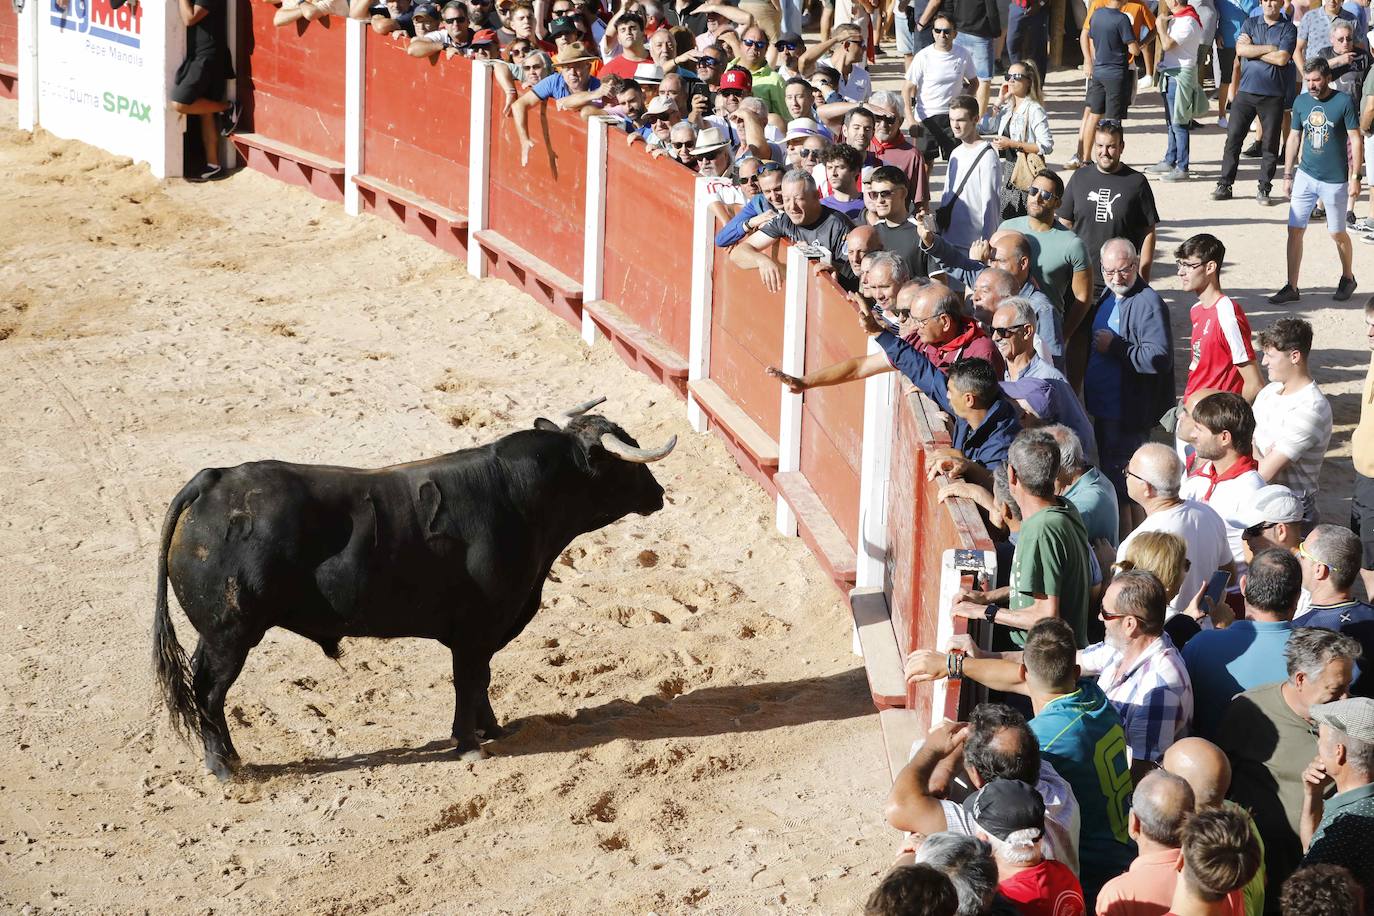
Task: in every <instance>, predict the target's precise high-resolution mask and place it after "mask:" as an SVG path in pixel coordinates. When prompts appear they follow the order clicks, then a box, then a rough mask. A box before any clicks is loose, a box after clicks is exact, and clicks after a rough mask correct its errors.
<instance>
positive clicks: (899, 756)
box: [878, 709, 926, 781]
mask: <svg viewBox="0 0 1374 916" xmlns="http://www.w3.org/2000/svg"><path fill="white" fill-rule="evenodd" d="M878 726H879V727H880V728H881V729H882V730H883V751H884V753H885V754H886V755H887V771H888V773H889V774H890V775H891V777H892V779H893V780H894V781H895V780H896V779H897V774H898V773H900V772H901V771H902V767H904V766H906V764H907V761H908V760H910V759H911V746H912V745H913V744H914V743H916V742H917V741H919V740H921V739H922V738H924V737H925V736H926V728H925V725H924V723H922V722H921V714H920V713H918V712H916V711H915V710H914V709H883V710H880V711H879V712H878Z"/></svg>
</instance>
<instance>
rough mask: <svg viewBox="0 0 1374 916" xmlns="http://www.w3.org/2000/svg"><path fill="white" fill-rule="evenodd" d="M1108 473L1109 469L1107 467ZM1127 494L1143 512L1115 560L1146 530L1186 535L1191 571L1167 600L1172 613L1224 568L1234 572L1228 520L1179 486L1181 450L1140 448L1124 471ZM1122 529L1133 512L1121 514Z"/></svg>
mask: <svg viewBox="0 0 1374 916" xmlns="http://www.w3.org/2000/svg"><path fill="white" fill-rule="evenodd" d="M1103 471H1104V472H1106V473H1108V475H1109V476H1110V470H1109V469H1108V468H1103ZM1125 478H1126V494H1127V495H1128V496H1129V497H1130V499H1131V501H1132V502H1133V503H1134V504H1135V506H1136V507H1138V508H1139V510H1140V511H1141V512H1143V513H1144V515H1143V518H1142V520H1141V521H1140V523H1139V525H1138V526H1135V530H1134V531H1131V534H1130V535H1129V536H1128V537H1126V539H1125V540H1123V541H1122V542H1121V546H1120V548H1118V549H1117V552H1116V558H1117V560H1118V561H1119V560H1124V559H1125V558H1126V548H1127V547H1129V546H1130V543H1131V541H1132V540H1133V539H1134V538H1135V537H1136V536H1137V535H1139V534H1140V532H1142V531H1167V532H1168V533H1170V534H1176V535H1178V536H1179V537H1180V538H1182V539H1183V543H1184V545H1185V548H1186V554H1185V555H1186V556H1187V558H1188V570H1187V572H1185V573H1184V576H1183V585H1182V586H1180V587H1179V590H1178V594H1177V595H1175V596H1174V597H1173V600H1172V601H1170V602H1169V616H1171V617H1172V616H1173V615H1174V614H1177V613H1178V612H1179V611H1182V610H1183V609H1184V608H1186V607H1187V606H1188V605H1189V604H1190V603H1191V602H1192V600H1193V598H1194V597H1196V596H1197V594H1198V592H1200V591H1201V590H1202V588H1203V586H1205V585H1206V584H1207V580H1208V579H1210V578H1211V576H1212V573H1214V572H1216V571H1217V570H1218V569H1224V570H1226V571H1227V572H1229V573H1231V574H1232V576H1234V575H1235V571H1236V565H1235V558H1234V557H1232V555H1231V546H1230V543H1229V542H1228V541H1227V539H1226V522H1225V521H1223V520H1222V518H1221V516H1220V515H1218V514H1217V512H1216V510H1215V509H1213V508H1212V507H1211V506H1209V505H1207V504H1206V503H1202V502H1198V501H1196V500H1192V499H1183V498H1181V497H1180V496H1179V490H1180V488H1181V487H1182V485H1183V462H1182V461H1181V460H1180V459H1179V457H1178V453H1177V452H1175V451H1174V450H1173V449H1171V448H1170V447H1169V446H1167V445H1162V444H1160V443H1158V442H1147V443H1145V444H1144V445H1142V446H1141V447H1140V448H1138V449H1136V451H1135V454H1134V455H1132V456H1131V460H1130V461H1129V462H1128V463H1127V465H1126V469H1125ZM1122 516H1123V518H1122V524H1123V526H1124V527H1122V529H1121V530H1122V531H1129V530H1130V528H1131V525H1130V524H1127V523H1128V522H1130V523H1132V524H1133V523H1134V515H1133V516H1132V517H1131V518H1130V519H1127V518H1126V517H1125V513H1124V512H1123V513H1122Z"/></svg>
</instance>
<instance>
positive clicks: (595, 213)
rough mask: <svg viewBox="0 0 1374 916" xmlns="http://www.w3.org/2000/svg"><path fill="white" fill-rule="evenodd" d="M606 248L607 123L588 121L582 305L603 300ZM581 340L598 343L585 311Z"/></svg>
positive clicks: (584, 310)
mask: <svg viewBox="0 0 1374 916" xmlns="http://www.w3.org/2000/svg"><path fill="white" fill-rule="evenodd" d="M605 248H606V122H605V121H603V120H601V119H600V118H589V119H588V120H587V207H586V222H585V224H584V227H583V232H582V302H583V304H584V305H585V304H586V303H588V302H594V301H595V300H597V299H600V298H601V288H602V279H603V277H604V275H605V266H606V265H605ZM582 339H583V340H584V341H586V344H587V346H589V347H590V346H591V345H592V344H594V343H596V322H595V321H592V316H591V313H590V312H588V311H586V309H585V308H584V309H583V311H582Z"/></svg>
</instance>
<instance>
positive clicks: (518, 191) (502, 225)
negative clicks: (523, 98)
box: [487, 92, 587, 280]
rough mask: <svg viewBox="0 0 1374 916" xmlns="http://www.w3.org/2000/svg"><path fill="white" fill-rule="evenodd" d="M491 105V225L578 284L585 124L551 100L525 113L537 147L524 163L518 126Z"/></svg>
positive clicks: (499, 102)
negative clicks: (521, 163) (517, 136)
mask: <svg viewBox="0 0 1374 916" xmlns="http://www.w3.org/2000/svg"><path fill="white" fill-rule="evenodd" d="M499 96H500V93H499V92H495V93H493V96H492V103H491V118H492V120H491V166H490V173H489V174H490V180H489V182H488V187H489V197H488V201H487V222H488V224H489V226H490V228H491V229H492V230H494V231H495V232H498V233H500V234H501V235H503V236H505V237H506V238H508V239H510V240H511V241H512V242H514V243H515V244H517V245H519V246H520V247H521V248H523V249H525V250H526V251H528V252H529V253H530V254H532V255H534V256H535V257H537V258H540V259H541V260H543V261H545V262H547V263H549V264H551V265H553V266H554V267H556V268H558V269H559V270H561V271H562V272H563V273H565V274H567V275H568V276H569V277H571V278H573V279H574V280H580V279H581V278H582V235H583V231H582V230H583V228H584V226H585V224H586V210H587V190H586V183H587V124H586V122H585V121H583V120H582V119H581V118H579V117H578V116H577V115H575V114H570V113H568V112H565V111H559V110H558V109H557V108H555V107H554V103H553V102H552V101H550V102H548V103H547V104H545V105H543V106H537V107H535V108H534V109H532V110H530V111H529V112H528V113H527V117H528V120H527V122H526V123H527V125H528V127H529V133H530V139H531V140H533V141H534V149H533V150H531V151H530V157H529V165H527V166H524V167H521V165H520V141H519V140H518V139H517V138H516V136H515V125H514V123H513V122H512V121H511V119H510V118H509V117H506V116H503V115H502V114H501V109H502V108H503V107H504V100H503V99H501V98H499Z"/></svg>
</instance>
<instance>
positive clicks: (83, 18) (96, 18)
mask: <svg viewBox="0 0 1374 916" xmlns="http://www.w3.org/2000/svg"><path fill="white" fill-rule="evenodd" d="M48 2H49V9H48V12H49V13H50V16H49V22H51V23H52V24H53V25H54V26H56V27H57V28H58V29H59V30H61V31H64V32H75V33H77V34H79V35H85V36H87V37H89V38H99V39H102V40H104V41H111V42H114V43H115V44H121V45H126V46H127V47H130V48H137V47H140V46H141V44H142V34H143V7H142V5H141V4H140V5H135V7H134V9H133V10H130V8H129V4H127V3H126V4H125V5H123V6H121V7H120V8H119V9H114V8H113V7H111V6H110V0H68V4H67V8H66V9H65V10H64V9H61V8H59V7H58V5H57V0H48Z"/></svg>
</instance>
